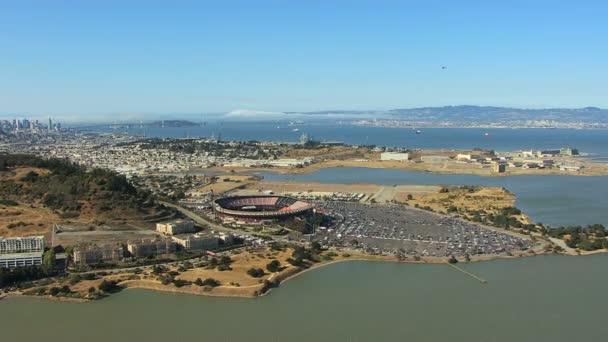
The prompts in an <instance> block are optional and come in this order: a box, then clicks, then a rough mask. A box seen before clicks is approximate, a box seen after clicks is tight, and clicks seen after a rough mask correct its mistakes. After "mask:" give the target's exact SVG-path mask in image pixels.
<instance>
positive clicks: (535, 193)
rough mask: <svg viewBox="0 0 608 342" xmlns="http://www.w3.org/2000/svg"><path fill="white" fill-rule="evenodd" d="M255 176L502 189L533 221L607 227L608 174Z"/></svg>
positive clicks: (357, 171) (353, 170) (358, 170)
mask: <svg viewBox="0 0 608 342" xmlns="http://www.w3.org/2000/svg"><path fill="white" fill-rule="evenodd" d="M261 174H262V175H263V176H264V179H265V180H268V181H295V182H321V183H346V184H348V183H378V184H388V185H392V184H426V185H434V184H442V185H484V186H497V187H504V188H507V189H508V190H509V191H511V192H513V193H514V194H515V195H516V196H517V203H516V205H517V206H518V207H519V208H521V209H522V210H523V211H524V212H525V213H527V214H528V215H530V217H531V218H532V219H533V220H534V221H536V222H542V223H545V224H550V225H552V226H560V225H577V224H593V223H602V224H604V225H606V226H608V215H607V214H606V212H607V210H608V195H607V194H608V177H605V176H598V177H587V176H585V177H583V176H555V175H542V176H509V177H483V176H475V175H446V174H434V173H428V172H415V171H407V170H395V169H372V168H362V167H343V168H340V167H338V168H327V169H321V170H318V171H315V172H311V173H307V174H298V175H281V174H276V173H271V172H264V173H261Z"/></svg>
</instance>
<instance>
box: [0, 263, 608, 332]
mask: <svg viewBox="0 0 608 342" xmlns="http://www.w3.org/2000/svg"><path fill="white" fill-rule="evenodd" d="M607 265H608V255H595V256H588V257H565V256H552V257H535V258H525V259H517V260H499V261H491V262H483V263H475V264H467V265H462V264H461V265H460V266H461V267H463V268H466V269H467V270H469V271H471V272H473V273H475V274H477V275H479V276H481V277H482V278H485V279H487V280H488V283H487V284H485V285H484V284H481V283H479V282H478V281H476V280H474V279H472V278H470V277H468V276H466V275H464V274H462V273H460V272H458V271H456V270H454V269H451V268H449V267H448V266H447V265H412V264H396V263H379V262H348V263H340V264H336V265H332V266H328V267H326V268H322V269H319V270H316V271H313V272H308V273H306V274H303V275H302V276H301V277H299V278H297V279H295V280H294V281H291V282H289V283H286V284H284V285H283V286H282V287H281V288H279V289H277V290H276V291H274V292H273V293H272V294H271V295H269V296H267V297H264V298H259V299H252V300H249V299H226V298H205V297H195V296H188V295H172V294H166V293H155V292H150V291H143V290H127V291H123V292H122V293H120V294H117V295H114V296H112V297H110V298H108V299H106V300H102V301H99V302H95V303H90V304H77V303H63V302H51V301H46V300H41V299H29V298H20V299H11V300H6V301H3V302H0V331H1V334H2V340H3V341H24V342H25V341H41V340H44V341H91V342H95V341H112V340H113V341H127V340H130V341H186V340H193V341H311V340H314V341H372V340H374V341H467V342H470V341H509V342H511V341H592V340H597V341H600V340H604V339H605V338H606V337H607V336H608V328H607V326H606V324H605V323H604V322H605V320H606V316H605V310H606V308H608V298H607V297H606V295H605V294H606V284H607V283H608V272H607V270H608V267H607Z"/></svg>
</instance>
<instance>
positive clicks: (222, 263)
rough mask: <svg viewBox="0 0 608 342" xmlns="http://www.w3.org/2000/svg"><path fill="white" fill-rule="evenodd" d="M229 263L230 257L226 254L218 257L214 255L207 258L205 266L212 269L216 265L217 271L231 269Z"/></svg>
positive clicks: (230, 261) (230, 262)
mask: <svg viewBox="0 0 608 342" xmlns="http://www.w3.org/2000/svg"><path fill="white" fill-rule="evenodd" d="M230 264H232V259H231V258H230V257H229V256H227V255H223V256H222V257H221V258H219V259H217V258H215V257H213V258H211V259H209V262H208V263H207V268H209V269H213V268H216V267H217V270H218V271H229V270H231V268H230Z"/></svg>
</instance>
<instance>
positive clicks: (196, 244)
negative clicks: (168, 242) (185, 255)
mask: <svg viewBox="0 0 608 342" xmlns="http://www.w3.org/2000/svg"><path fill="white" fill-rule="evenodd" d="M173 241H175V242H176V243H177V244H178V245H180V246H181V247H182V248H184V249H185V250H188V251H190V250H211V249H217V248H218V247H219V239H218V238H217V237H216V236H212V235H208V234H181V235H174V236H173Z"/></svg>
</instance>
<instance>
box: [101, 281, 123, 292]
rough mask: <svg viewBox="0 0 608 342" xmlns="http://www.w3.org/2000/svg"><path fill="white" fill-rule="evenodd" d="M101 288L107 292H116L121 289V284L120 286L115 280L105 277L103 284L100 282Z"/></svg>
mask: <svg viewBox="0 0 608 342" xmlns="http://www.w3.org/2000/svg"><path fill="white" fill-rule="evenodd" d="M99 290H100V291H103V292H107V293H110V292H116V291H118V290H120V286H118V283H117V282H116V281H114V280H105V279H104V280H103V281H102V282H101V284H99Z"/></svg>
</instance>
